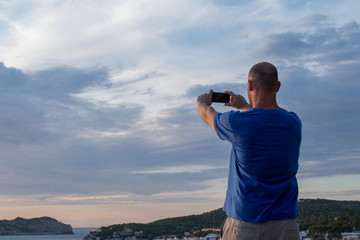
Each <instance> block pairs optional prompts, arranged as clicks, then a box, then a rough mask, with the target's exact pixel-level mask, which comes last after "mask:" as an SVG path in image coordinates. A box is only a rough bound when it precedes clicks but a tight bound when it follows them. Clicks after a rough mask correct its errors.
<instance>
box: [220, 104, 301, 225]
mask: <svg viewBox="0 0 360 240" xmlns="http://www.w3.org/2000/svg"><path fill="white" fill-rule="evenodd" d="M214 125H215V129H216V132H217V134H218V135H219V137H220V138H222V139H224V140H228V141H229V142H231V143H232V145H233V149H232V153H231V160H230V168H229V181H228V191H227V196H226V201H225V204H224V210H225V211H226V212H227V215H228V216H229V217H231V218H234V219H238V220H243V221H247V222H266V221H269V220H280V219H286V218H295V217H297V216H298V213H297V194H298V191H297V189H298V187H297V181H296V178H295V174H296V172H297V170H298V157H299V147H300V141H301V122H300V120H299V118H298V117H297V116H296V115H295V114H294V113H289V112H287V111H286V110H284V109H281V108H280V109H269V110H264V109H256V108H253V109H251V110H249V111H246V112H239V111H237V112H234V111H231V112H227V113H219V114H217V115H216V117H215V121H214Z"/></svg>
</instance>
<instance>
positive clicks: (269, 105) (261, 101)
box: [252, 96, 280, 109]
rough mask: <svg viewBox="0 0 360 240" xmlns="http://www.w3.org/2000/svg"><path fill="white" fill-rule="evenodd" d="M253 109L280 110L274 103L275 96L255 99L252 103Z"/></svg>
mask: <svg viewBox="0 0 360 240" xmlns="http://www.w3.org/2000/svg"><path fill="white" fill-rule="evenodd" d="M252 107H253V108H261V109H278V108H280V107H279V105H278V104H277V101H276V96H261V97H255V98H254V99H253V101H252Z"/></svg>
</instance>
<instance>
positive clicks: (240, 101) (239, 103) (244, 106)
mask: <svg viewBox="0 0 360 240" xmlns="http://www.w3.org/2000/svg"><path fill="white" fill-rule="evenodd" d="M225 92H226V93H228V94H229V95H230V102H229V103H225V106H228V107H233V108H237V109H241V110H244V111H248V110H250V109H251V106H250V104H249V103H248V102H247V101H246V99H245V98H244V97H243V96H241V95H237V94H235V93H233V92H231V91H225Z"/></svg>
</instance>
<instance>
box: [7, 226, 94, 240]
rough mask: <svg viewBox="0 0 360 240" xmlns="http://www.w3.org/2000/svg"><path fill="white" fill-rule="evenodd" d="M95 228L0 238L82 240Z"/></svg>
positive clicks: (8, 239) (9, 239)
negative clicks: (56, 233) (68, 232)
mask: <svg viewBox="0 0 360 240" xmlns="http://www.w3.org/2000/svg"><path fill="white" fill-rule="evenodd" d="M94 229H95V228H73V232H74V234H59V235H16V236H0V240H83V238H84V237H85V236H86V235H87V234H88V233H89V232H90V231H92V230H94Z"/></svg>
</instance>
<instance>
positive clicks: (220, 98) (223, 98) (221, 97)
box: [211, 92, 230, 103]
mask: <svg viewBox="0 0 360 240" xmlns="http://www.w3.org/2000/svg"><path fill="white" fill-rule="evenodd" d="M211 101H212V102H219V103H229V102H230V95H229V94H228V93H220V92H213V94H212V98H211Z"/></svg>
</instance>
